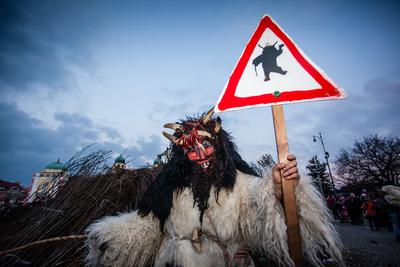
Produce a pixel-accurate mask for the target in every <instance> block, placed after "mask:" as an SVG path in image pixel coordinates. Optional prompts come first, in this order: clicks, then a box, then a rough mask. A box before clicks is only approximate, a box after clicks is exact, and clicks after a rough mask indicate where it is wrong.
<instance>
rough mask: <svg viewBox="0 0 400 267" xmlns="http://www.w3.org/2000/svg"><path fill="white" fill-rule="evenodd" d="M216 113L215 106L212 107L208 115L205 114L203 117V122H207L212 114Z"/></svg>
mask: <svg viewBox="0 0 400 267" xmlns="http://www.w3.org/2000/svg"><path fill="white" fill-rule="evenodd" d="M213 114H214V107H212V108H211V109H210V110H209V111H208V112H207V113H206V115H204V117H203V118H202V122H203V123H207V122H208V121H209V120H210V119H211V116H212V115H213Z"/></svg>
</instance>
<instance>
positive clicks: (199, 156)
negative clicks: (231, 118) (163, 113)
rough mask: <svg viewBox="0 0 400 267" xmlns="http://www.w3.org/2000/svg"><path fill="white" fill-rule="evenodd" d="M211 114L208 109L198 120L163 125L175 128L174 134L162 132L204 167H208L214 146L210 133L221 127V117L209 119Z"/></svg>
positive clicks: (216, 131) (191, 158) (211, 111)
mask: <svg viewBox="0 0 400 267" xmlns="http://www.w3.org/2000/svg"><path fill="white" fill-rule="evenodd" d="M212 114H213V110H210V111H209V112H208V113H207V114H206V115H205V116H204V117H202V118H201V119H199V120H191V121H186V122H184V123H182V124H178V123H167V124H165V125H164V127H166V128H170V129H174V130H175V133H174V135H170V134H168V133H166V132H163V134H164V136H165V137H167V138H168V139H169V140H171V142H173V143H174V144H176V145H178V146H180V147H182V148H183V151H184V152H185V155H186V156H187V157H188V159H189V160H191V161H193V162H195V163H197V164H199V165H200V166H201V167H202V168H204V169H206V168H208V166H209V165H210V160H212V159H213V157H214V151H215V148H214V145H213V144H212V141H213V140H214V139H213V136H212V134H213V135H214V134H216V133H218V131H219V130H220V128H221V119H220V118H219V117H218V118H217V120H211V116H212ZM210 126H211V127H210ZM210 129H212V130H210ZM214 138H215V137H214Z"/></svg>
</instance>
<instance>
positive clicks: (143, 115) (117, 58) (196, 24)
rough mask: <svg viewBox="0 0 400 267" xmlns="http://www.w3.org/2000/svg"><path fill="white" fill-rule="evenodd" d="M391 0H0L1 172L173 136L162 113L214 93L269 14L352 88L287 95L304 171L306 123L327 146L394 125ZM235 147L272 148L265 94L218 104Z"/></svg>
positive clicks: (13, 175)
mask: <svg viewBox="0 0 400 267" xmlns="http://www.w3.org/2000/svg"><path fill="white" fill-rule="evenodd" d="M399 11H400V5H399V4H398V3H397V1H311V0H307V1H168V2H167V1H151V2H149V1H141V2H136V1H4V0H3V1H1V2H0V40H1V41H0V123H1V128H0V179H6V180H12V181H21V182H23V183H25V184H27V183H29V181H30V176H31V174H32V173H33V172H37V171H40V170H41V169H42V168H43V167H44V166H46V165H47V164H48V163H49V162H52V161H55V160H56V159H57V158H59V157H60V158H61V160H62V161H64V162H65V161H66V160H68V159H69V158H70V157H71V156H72V155H73V154H75V153H76V152H77V151H79V149H81V148H83V147H85V146H87V145H89V144H93V143H97V145H96V146H97V147H98V148H99V149H102V148H104V149H111V150H113V151H114V153H115V154H114V156H116V155H117V154H119V153H125V155H127V156H128V157H129V160H130V164H131V166H141V165H143V164H145V163H146V162H152V161H153V159H154V158H155V156H156V155H157V153H160V152H162V151H163V150H164V149H165V147H166V146H167V145H168V142H167V140H166V139H164V138H163V137H162V135H161V131H162V125H163V124H164V123H166V122H173V121H176V120H178V119H179V118H182V117H184V116H186V115H192V114H198V113H202V112H204V111H206V110H208V109H209V108H210V107H211V106H213V105H214V104H215V103H216V101H217V98H218V97H219V94H220V92H221V90H222V89H223V87H224V85H225V83H226V81H227V79H228V77H229V75H230V73H231V71H232V69H233V67H234V66H235V63H236V61H237V60H238V58H239V56H240V55H241V52H242V50H243V49H244V46H245V44H246V43H247V41H248V40H249V38H250V36H251V34H252V33H253V31H254V29H255V27H256V26H257V24H258V21H259V20H260V19H261V17H262V16H263V14H266V13H267V14H270V15H271V16H272V17H273V18H274V19H275V21H277V22H278V23H279V25H280V26H281V27H282V28H283V29H284V30H285V31H286V33H288V34H289V35H290V36H291V37H292V39H293V40H294V41H295V42H296V43H297V44H298V46H299V47H300V48H301V49H302V50H303V51H304V52H305V54H306V55H307V56H308V57H309V58H311V59H312V60H313V62H315V63H316V64H317V65H318V66H319V67H320V68H322V69H323V70H324V71H325V72H326V73H327V74H328V75H329V76H330V77H331V78H332V79H333V80H334V81H335V82H336V83H337V84H338V85H340V86H341V87H342V88H343V89H344V90H345V91H346V92H347V94H348V99H347V100H340V101H322V102H312V103H302V104H291V105H286V106H285V112H286V113H285V115H286V121H287V128H288V137H289V146H290V150H291V152H292V153H294V154H296V155H297V156H298V158H299V164H300V166H301V169H302V171H303V172H305V168H304V167H305V165H306V163H307V161H308V160H309V159H310V158H311V157H312V155H314V154H317V155H319V157H320V158H322V148H321V146H320V144H318V143H313V142H312V136H313V135H316V134H318V132H321V133H322V134H323V137H324V141H325V143H326V147H327V149H328V151H329V152H330V154H331V156H332V159H333V158H334V157H335V155H336V154H337V152H338V151H339V150H340V149H341V148H347V147H350V146H351V145H352V144H353V142H354V140H355V139H358V138H361V137H362V136H365V135H369V134H379V135H396V134H398V133H399V130H400V121H399V119H398V115H397V114H398V113H399V111H400V108H399V105H398V99H399V97H400V63H399V62H398V57H399V50H400V34H399V33H400V31H399V29H398V26H397V25H399V24H400V18H399V16H398V14H399ZM221 117H222V119H223V127H224V128H225V129H226V130H228V131H230V132H231V133H232V135H233V136H234V137H235V140H236V143H237V145H238V147H239V151H240V152H241V154H242V156H243V157H244V158H245V159H246V160H248V161H255V160H257V159H258V158H259V157H260V155H261V154H262V153H265V152H270V153H272V154H273V155H275V144H274V137H273V128H272V120H271V111H270V108H268V107H267V108H255V109H248V110H242V111H233V112H227V113H223V114H221Z"/></svg>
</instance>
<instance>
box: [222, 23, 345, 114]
mask: <svg viewBox="0 0 400 267" xmlns="http://www.w3.org/2000/svg"><path fill="white" fill-rule="evenodd" d="M345 97H346V94H345V92H344V91H343V90H342V89H341V88H339V87H338V86H337V85H336V84H335V83H334V82H333V81H332V80H331V79H330V78H329V77H328V76H327V75H326V74H325V73H324V72H323V71H322V70H321V69H319V68H318V67H317V65H315V64H314V63H313V62H312V61H311V60H310V59H309V58H307V56H306V55H305V54H304V53H303V51H301V50H300V49H299V48H298V47H297V45H296V44H295V42H294V41H293V40H292V39H291V38H290V37H289V36H288V35H287V34H286V33H285V32H284V31H283V30H282V29H281V28H280V27H279V26H278V24H277V23H276V22H275V21H273V20H272V18H271V17H269V16H267V15H266V16H264V17H263V18H262V19H261V21H260V24H259V25H258V26H257V28H256V30H255V32H254V34H253V35H252V37H251V39H250V41H249V42H248V43H247V45H246V48H245V49H244V51H243V53H242V55H241V57H240V58H239V60H238V62H237V64H236V66H235V68H234V70H233V72H232V74H231V76H230V77H229V80H228V82H227V84H226V86H225V88H224V90H223V91H222V94H221V96H220V97H219V99H218V102H217V105H216V106H215V111H216V112H222V111H228V110H235V109H243V108H250V107H257V106H268V105H277V104H286V103H295V102H304V101H315V100H327V99H339V98H345Z"/></svg>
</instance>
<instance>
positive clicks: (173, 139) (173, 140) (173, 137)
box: [162, 131, 177, 144]
mask: <svg viewBox="0 0 400 267" xmlns="http://www.w3.org/2000/svg"><path fill="white" fill-rule="evenodd" d="M162 134H163V135H164V136H165V137H166V138H167V139H168V140H169V141H171V142H172V143H174V144H176V142H177V141H176V137H175V136H173V135H171V134H169V133H167V132H164V131H163V132H162Z"/></svg>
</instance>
